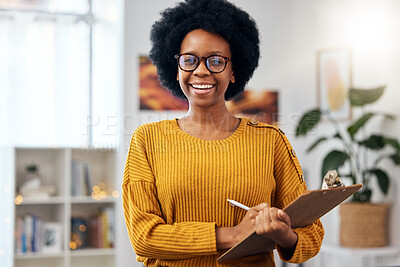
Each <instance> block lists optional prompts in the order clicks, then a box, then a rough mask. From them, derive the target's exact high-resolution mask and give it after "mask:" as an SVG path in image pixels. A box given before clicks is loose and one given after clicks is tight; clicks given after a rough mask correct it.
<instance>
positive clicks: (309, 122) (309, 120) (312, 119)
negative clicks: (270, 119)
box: [296, 108, 322, 136]
mask: <svg viewBox="0 0 400 267" xmlns="http://www.w3.org/2000/svg"><path fill="white" fill-rule="evenodd" d="M321 114H322V112H321V110H320V109H318V108H317V109H313V110H311V111H308V112H307V113H305V114H304V115H303V117H302V118H301V119H300V121H299V124H298V125H297V128H296V136H302V135H306V134H307V133H308V132H309V131H310V130H312V129H313V128H315V126H316V125H317V124H318V123H319V121H320V120H321Z"/></svg>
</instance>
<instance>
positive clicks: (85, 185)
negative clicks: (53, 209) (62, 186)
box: [71, 160, 93, 196]
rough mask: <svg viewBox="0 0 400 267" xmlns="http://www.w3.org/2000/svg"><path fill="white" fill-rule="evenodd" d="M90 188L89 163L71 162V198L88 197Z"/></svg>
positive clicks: (91, 185)
mask: <svg viewBox="0 0 400 267" xmlns="http://www.w3.org/2000/svg"><path fill="white" fill-rule="evenodd" d="M92 187H93V184H92V181H91V176H90V166H89V163H88V162H84V161H80V160H72V161H71V196H90V194H91V192H92Z"/></svg>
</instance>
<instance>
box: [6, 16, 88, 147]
mask: <svg viewBox="0 0 400 267" xmlns="http://www.w3.org/2000/svg"><path fill="white" fill-rule="evenodd" d="M89 40H90V39H89V29H88V27H87V25H86V23H84V22H82V21H81V22H76V21H74V17H68V16H66V17H65V18H52V17H45V16H43V17H41V16H40V15H35V14H13V15H12V17H8V18H3V19H2V20H1V24H0V62H1V65H0V86H1V89H0V96H1V97H0V107H1V117H0V120H1V121H0V125H1V128H2V129H3V130H2V131H1V135H0V138H1V140H3V142H6V143H9V144H13V145H18V146H25V145H28V146H32V145H35V146H57V145H64V146H78V145H81V144H84V143H86V140H87V136H85V135H84V134H83V133H85V131H84V126H85V123H86V118H87V117H88V116H89V104H88V103H89V64H90V61H89V57H88V55H89V49H90V47H89Z"/></svg>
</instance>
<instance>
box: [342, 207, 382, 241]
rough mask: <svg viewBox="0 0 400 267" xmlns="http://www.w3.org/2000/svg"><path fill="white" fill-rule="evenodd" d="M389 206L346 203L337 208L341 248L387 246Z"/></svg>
mask: <svg viewBox="0 0 400 267" xmlns="http://www.w3.org/2000/svg"><path fill="white" fill-rule="evenodd" d="M389 207H390V204H371V203H358V202H347V203H343V204H341V205H340V207H339V214H340V245H341V246H343V247H353V248H357V247H358V248H366V247H384V246H386V245H387V244H388V231H387V229H388V211H389Z"/></svg>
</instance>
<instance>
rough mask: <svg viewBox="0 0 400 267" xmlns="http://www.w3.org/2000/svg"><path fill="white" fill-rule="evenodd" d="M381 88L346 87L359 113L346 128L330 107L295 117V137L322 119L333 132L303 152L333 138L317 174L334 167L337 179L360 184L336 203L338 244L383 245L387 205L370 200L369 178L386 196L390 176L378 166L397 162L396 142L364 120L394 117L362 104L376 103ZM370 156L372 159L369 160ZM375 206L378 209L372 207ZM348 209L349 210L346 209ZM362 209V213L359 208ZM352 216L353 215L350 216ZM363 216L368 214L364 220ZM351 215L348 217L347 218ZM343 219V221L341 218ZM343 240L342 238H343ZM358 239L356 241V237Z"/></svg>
mask: <svg viewBox="0 0 400 267" xmlns="http://www.w3.org/2000/svg"><path fill="white" fill-rule="evenodd" d="M384 90H385V87H378V88H372V89H356V88H351V89H349V93H348V95H347V97H348V98H349V102H350V106H351V107H352V109H353V110H354V109H356V108H360V109H361V113H360V115H359V116H358V117H357V118H355V119H354V120H352V121H351V122H350V125H349V126H347V128H343V127H342V125H341V123H339V122H338V121H337V120H335V119H334V118H333V117H332V116H331V113H332V111H331V110H330V109H321V108H315V109H313V110H310V111H307V112H306V113H305V114H304V115H303V116H302V117H301V119H300V120H299V123H298V125H297V128H296V136H298V137H301V136H305V135H307V133H309V132H310V131H311V130H312V129H315V128H316V127H317V126H318V125H319V124H320V123H321V122H322V121H323V119H322V118H326V120H327V121H328V122H329V124H331V126H332V129H333V132H332V134H331V135H330V136H321V137H318V138H317V140H315V141H314V142H313V143H312V144H311V146H310V147H309V148H308V149H307V153H308V152H311V151H313V150H314V149H315V148H316V147H318V146H320V145H321V144H323V143H327V141H334V142H337V143H338V144H339V147H337V148H335V149H333V150H332V151H329V152H328V153H327V154H326V155H325V157H324V159H323V162H322V169H321V177H324V175H325V173H326V172H327V171H329V170H337V171H338V173H339V176H340V177H341V178H349V179H350V180H351V181H352V183H353V184H356V183H362V184H363V188H362V189H361V190H360V191H359V192H357V193H355V194H354V195H353V196H352V199H351V202H350V203H345V204H342V205H341V206H340V214H341V220H342V221H341V243H342V245H344V246H353V247H365V246H367V247H368V246H384V245H386V243H387V238H386V236H387V234H386V233H384V232H385V231H386V223H385V222H383V221H382V220H385V219H386V217H387V216H386V214H387V210H388V205H387V204H383V205H378V204H372V203H371V196H372V193H373V190H374V189H375V188H374V187H373V184H371V182H372V180H373V179H377V184H378V185H379V186H378V187H379V189H380V190H381V191H382V192H383V194H384V195H386V194H387V193H388V191H389V185H390V179H389V176H388V174H387V172H386V171H385V169H384V168H383V167H382V162H383V161H384V160H390V161H392V162H393V163H394V164H395V165H400V144H399V142H398V140H397V139H396V138H393V137H388V136H385V135H381V134H376V133H373V134H369V133H368V132H367V130H366V129H365V126H366V125H367V123H368V122H369V121H370V120H371V119H372V118H373V117H375V116H383V117H384V118H387V119H390V120H393V119H395V117H394V116H393V115H390V114H384V113H381V112H372V111H367V110H366V109H365V106H366V105H368V104H371V103H374V102H376V101H377V100H378V99H379V98H380V97H381V96H382V94H383V92H384ZM371 158H373V160H371ZM377 207H379V210H377V209H376V208H377ZM349 209H351V210H349ZM361 210H363V212H362V214H360V211H361ZM365 212H367V213H368V212H374V214H373V216H371V215H368V214H367V215H363V214H364V213H365ZM377 214H381V215H382V217H383V218H382V220H378V221H376V222H373V223H371V222H372V221H374V220H375V219H376V217H377ZM352 215H354V218H353V217H352ZM363 216H370V217H368V219H365V218H364V217H363ZM350 217H351V218H350ZM343 220H345V221H343ZM363 221H364V222H367V224H370V225H369V226H368V225H367V226H366V227H367V228H363V226H361V224H362V223H363ZM379 224H380V225H382V226H383V228H384V229H383V230H382V231H383V232H382V231H379V230H378V228H377V226H378V225H379ZM344 227H345V228H346V227H347V228H350V229H348V230H349V231H350V233H343V231H344V229H343V228H344ZM369 229H371V232H373V233H376V234H377V235H380V237H379V238H380V239H381V240H375V239H374V238H372V239H371V238H370V237H371V236H372V235H371V232H368V231H370V230H369ZM357 230H360V231H361V232H366V233H368V236H367V238H370V239H371V240H365V239H363V238H357V235H360V233H359V232H358V231H357ZM343 239H346V240H343ZM356 239H360V240H356Z"/></svg>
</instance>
